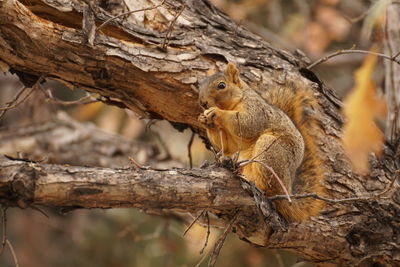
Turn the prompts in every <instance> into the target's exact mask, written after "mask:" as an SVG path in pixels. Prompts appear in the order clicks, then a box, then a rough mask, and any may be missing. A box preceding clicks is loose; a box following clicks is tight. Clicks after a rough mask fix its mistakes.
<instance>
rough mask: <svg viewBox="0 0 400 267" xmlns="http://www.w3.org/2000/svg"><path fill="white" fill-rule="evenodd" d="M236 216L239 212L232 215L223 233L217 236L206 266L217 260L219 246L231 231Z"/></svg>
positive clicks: (212, 266)
mask: <svg viewBox="0 0 400 267" xmlns="http://www.w3.org/2000/svg"><path fill="white" fill-rule="evenodd" d="M238 217H239V212H236V214H235V215H234V216H233V218H232V220H231V221H230V223H229V225H228V227H226V229H225V231H224V233H223V234H222V235H221V236H220V237H219V239H218V241H217V242H216V243H215V247H214V250H213V252H212V254H211V257H210V261H209V262H208V267H214V266H215V263H216V262H217V259H218V256H219V253H220V251H221V248H222V246H223V245H224V242H225V239H226V237H227V236H228V234H229V233H230V232H231V231H232V227H233V225H234V223H235V222H236V220H237V218H238Z"/></svg>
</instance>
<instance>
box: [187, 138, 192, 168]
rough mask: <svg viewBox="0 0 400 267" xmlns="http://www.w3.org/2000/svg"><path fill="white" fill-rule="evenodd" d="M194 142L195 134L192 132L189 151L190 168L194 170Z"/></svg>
mask: <svg viewBox="0 0 400 267" xmlns="http://www.w3.org/2000/svg"><path fill="white" fill-rule="evenodd" d="M193 140H194V132H192V135H191V136H190V139H189V143H188V146H187V149H188V157H189V167H190V168H191V169H192V168H193V159H192V145H193Z"/></svg>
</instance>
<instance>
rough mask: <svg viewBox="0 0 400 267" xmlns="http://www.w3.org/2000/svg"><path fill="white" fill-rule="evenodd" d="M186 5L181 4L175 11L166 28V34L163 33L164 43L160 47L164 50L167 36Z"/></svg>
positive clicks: (168, 36) (167, 39)
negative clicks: (176, 11) (177, 10)
mask: <svg viewBox="0 0 400 267" xmlns="http://www.w3.org/2000/svg"><path fill="white" fill-rule="evenodd" d="M185 7H186V5H185V4H183V5H182V7H181V10H179V12H178V13H176V15H175V17H174V18H173V19H172V21H171V23H170V24H169V27H168V30H167V34H165V38H164V43H163V45H162V47H161V48H162V49H163V50H165V47H166V46H167V44H168V41H169V38H170V34H171V32H172V29H173V27H174V25H175V22H176V20H177V19H178V17H179V16H180V15H181V14H182V12H183V10H184V9H185Z"/></svg>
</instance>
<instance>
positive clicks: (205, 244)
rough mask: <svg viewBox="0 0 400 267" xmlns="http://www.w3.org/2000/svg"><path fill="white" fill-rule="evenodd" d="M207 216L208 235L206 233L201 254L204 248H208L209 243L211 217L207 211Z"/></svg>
mask: <svg viewBox="0 0 400 267" xmlns="http://www.w3.org/2000/svg"><path fill="white" fill-rule="evenodd" d="M205 216H206V218H207V235H206V241H205V242H204V246H203V248H202V249H201V250H200V254H203V252H204V250H205V249H206V247H207V245H208V238H209V237H210V233H211V231H210V217H209V215H208V212H207V211H206V212H205Z"/></svg>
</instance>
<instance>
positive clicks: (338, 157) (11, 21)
mask: <svg viewBox="0 0 400 267" xmlns="http://www.w3.org/2000/svg"><path fill="white" fill-rule="evenodd" d="M87 3H91V4H90V7H89V6H88V4H87ZM127 3H128V5H129V3H130V2H129V1H127ZM135 3H136V6H131V7H129V8H130V10H135V9H138V8H143V7H149V6H152V5H157V4H160V3H161V1H145V0H142V1H136V2H135ZM183 3H185V6H184V9H183V10H182V6H183ZM120 7H121V10H120V11H115V10H116V9H115V8H114V9H113V10H114V11H115V12H117V13H118V12H123V11H124V10H127V7H125V6H122V5H120ZM180 12H181V14H180V15H179V16H178V17H176V16H177V14H179V13H180ZM83 14H86V15H85V16H83ZM112 16H113V15H111V13H110V12H108V11H107V6H105V5H103V6H100V4H99V3H98V2H95V1H94V2H90V1H49V0H43V1H40V0H33V1H28V2H18V1H16V0H1V1H0V61H1V62H0V63H1V66H2V68H7V67H8V68H10V69H11V70H12V71H15V72H17V73H18V74H19V75H20V76H21V77H23V78H24V79H25V81H26V82H29V78H31V79H32V76H29V75H27V74H30V75H34V76H42V75H44V77H46V78H53V79H57V80H60V81H63V82H64V83H66V84H68V85H69V86H71V87H74V86H76V87H80V88H83V89H85V90H88V91H91V92H97V93H99V94H101V95H103V96H105V97H108V98H109V99H110V100H112V101H113V102H114V103H119V104H120V105H121V106H125V107H127V108H129V109H131V110H133V111H135V112H137V113H139V114H140V115H141V116H143V117H147V118H160V119H161V118H162V119H166V120H169V121H171V122H172V123H175V125H176V126H177V127H179V126H183V127H186V126H191V127H193V128H194V129H198V128H197V127H198V126H199V124H198V122H197V120H196V119H197V116H198V114H199V113H200V111H201V110H200V107H199V106H198V104H197V89H196V86H197V83H198V81H200V80H201V79H203V78H204V77H205V76H206V74H207V71H209V70H220V69H222V68H223V67H224V66H225V63H226V62H227V61H234V62H237V63H238V64H239V65H240V68H241V70H242V71H243V77H244V79H245V80H246V81H247V82H249V83H250V84H251V85H253V87H257V88H259V89H260V93H261V94H262V91H263V90H268V88H270V87H272V86H279V85H282V84H286V83H291V82H292V83H296V84H298V85H300V86H302V85H306V86H310V87H312V88H313V89H314V90H315V96H316V97H317V98H318V99H319V101H320V104H321V111H320V112H318V113H317V114H316V116H317V117H318V119H319V121H320V124H321V131H320V133H319V135H318V136H316V138H318V142H319V144H320V147H321V151H322V153H323V154H324V159H325V168H326V174H327V180H326V187H327V188H328V192H329V194H330V196H331V197H332V198H343V197H354V196H359V197H361V196H371V195H378V194H379V193H381V192H384V191H385V190H386V188H389V189H390V190H388V191H385V193H384V194H382V195H381V196H379V197H376V198H375V199H373V198H370V199H368V200H357V201H353V202H345V203H333V204H332V203H331V204H329V205H327V207H326V210H325V212H324V213H323V214H322V215H321V216H320V217H318V218H313V219H312V220H311V221H309V222H305V223H302V224H292V225H289V228H288V230H287V231H275V232H272V234H271V232H270V231H269V230H268V227H265V225H264V224H263V223H261V224H260V223H259V222H260V220H259V218H258V217H248V218H247V220H246V219H245V216H242V217H241V218H242V219H241V220H240V222H238V224H237V226H236V227H237V230H238V231H237V232H238V235H239V236H240V237H242V238H247V239H251V240H253V242H255V243H258V244H260V245H264V246H267V247H270V248H286V249H290V250H292V251H295V252H296V253H298V254H299V255H300V256H301V257H302V258H304V259H306V260H309V261H312V262H314V263H317V264H319V265H321V266H322V265H326V266H328V265H342V266H348V265H363V266H372V265H373V264H374V263H377V262H381V263H383V264H389V265H392V266H395V265H396V264H400V244H399V232H400V230H399V229H400V216H399V214H400V206H399V205H400V199H399V198H400V190H399V188H398V183H397V182H394V183H392V184H391V181H393V179H396V178H397V176H396V171H397V170H398V169H399V162H398V157H397V156H396V154H397V155H398V153H399V147H398V142H395V141H396V140H398V139H396V138H398V136H399V135H398V134H397V135H396V134H395V137H396V138H395V140H393V139H391V141H392V142H391V143H389V144H388V146H387V147H386V148H385V153H384V155H383V157H382V158H381V159H376V158H374V157H372V158H371V163H372V171H371V174H370V175H369V176H368V177H361V176H359V175H357V174H355V173H354V172H353V171H352V170H351V167H350V165H349V163H348V161H347V159H346V157H345V156H344V154H343V150H342V148H341V143H340V136H341V127H342V124H343V118H342V117H341V115H340V111H339V108H340V101H339V100H338V99H337V98H336V97H335V96H334V94H333V93H332V92H331V91H330V90H329V89H328V88H326V87H325V86H324V84H323V83H322V82H320V81H319V80H318V78H317V77H316V76H315V75H314V74H313V73H312V72H310V71H309V70H307V69H306V68H305V63H304V62H303V61H302V59H301V58H297V57H295V56H293V55H291V54H289V53H287V52H284V51H280V50H277V49H274V48H272V47H270V46H269V44H267V43H265V42H264V41H263V40H261V38H259V37H258V36H255V35H254V34H252V33H250V32H248V31H247V30H246V29H245V28H244V27H242V26H241V25H237V24H236V23H234V22H232V21H231V20H230V19H229V18H228V17H227V16H226V15H224V14H222V13H221V12H219V11H218V10H217V9H215V8H214V7H213V6H212V5H211V4H210V3H208V2H207V1H205V0H202V1H199V0H198V1H194V0H193V1H173V0H170V1H166V2H165V3H163V4H162V5H161V6H159V7H158V8H156V9H151V10H147V11H144V12H137V13H134V14H131V15H129V17H128V18H126V19H124V20H121V19H116V20H113V21H112V22H110V23H109V24H107V25H106V26H104V27H103V28H101V29H100V30H98V31H96V32H94V30H95V29H94V28H93V27H90V25H92V24H93V19H94V21H95V23H96V24H97V26H99V25H100V24H101V23H102V22H104V21H106V20H107V19H109V18H111V17H112ZM84 17H85V19H83V18H84ZM91 18H93V19H91ZM175 18H176V21H175V23H173V27H169V25H171V24H172V22H173V21H174V20H175ZM82 21H84V22H85V23H84V25H85V27H83V28H84V30H82ZM166 36H169V37H168V38H166ZM397 108H398V107H397ZM397 110H398V109H397ZM396 131H397V132H396ZM394 132H395V133H398V127H397V128H396V129H395V130H394ZM2 164H3V166H4V167H3V168H2V169H1V171H0V179H1V181H0V184H1V186H0V187H1V188H3V189H2V191H1V192H14V191H13V188H12V186H11V187H10V185H11V184H12V182H10V180H9V179H11V178H10V177H14V178H13V179H15V173H21V174H24V173H25V171H24V168H27V167H23V166H26V163H23V162H14V163H13V164H14V165H13V164H11V163H10V162H9V161H3V162H2ZM4 164H6V165H10V164H11V165H10V166H8V167H7V168H6V167H5V165H4ZM82 165H83V164H82ZM34 166H37V168H38V169H36V168H33V166H29V168H30V170H31V172H28V173H35V177H36V175H39V177H40V179H38V180H36V181H44V183H43V184H42V186H43V187H46V184H47V183H46V181H50V180H46V179H50V178H49V177H47V178H46V176H45V175H42V174H41V173H40V169H45V170H46V172H50V173H53V174H54V175H52V177H57V174H60V179H69V180H68V181H69V182H70V183H71V186H72V187H73V186H76V185H74V181H73V180H71V177H72V176H70V175H63V174H65V172H68V171H67V170H66V168H67V167H61V166H50V165H43V166H42V165H40V164H39V165H37V164H36V165H34ZM21 168H22V169H21ZM57 171H59V172H57ZM74 171H77V169H76V168H75V167H74ZM81 171H82V175H81V176H80V175H79V177H80V178H79V177H78V176H73V177H75V178H76V179H78V180H77V182H78V181H79V179H84V178H85V177H86V178H88V177H87V176H86V174H88V172H87V171H89V170H86V169H85V168H83V169H81ZM91 171H93V170H92V169H91ZM98 171H99V172H97V174H98V176H96V175H95V174H93V175H92V176H90V175H89V176H90V177H91V179H92V181H94V180H96V179H97V178H98V179H99V181H104V176H102V175H101V172H100V171H101V170H100V169H99V170H98ZM153 171H154V170H153ZM105 172H107V173H110V174H111V173H112V171H111V170H105ZM121 172H123V171H122V170H121ZM179 172H184V173H186V174H187V176H190V173H194V172H197V174H199V176H198V178H197V179H199V180H201V181H202V182H204V183H205V184H207V183H209V184H210V183H212V182H216V181H218V179H222V180H223V181H224V182H223V183H222V185H221V187H223V185H224V184H226V185H229V183H235V182H233V181H231V179H232V176H231V175H230V174H228V173H226V172H225V171H223V173H224V175H220V176H218V175H217V176H218V177H215V176H214V175H213V172H217V173H219V172H220V170H213V169H207V170H192V171H190V170H180V171H179ZM10 173H13V176H10ZM37 173H38V174H37ZM84 173H86V174H84ZM89 173H90V171H89ZM94 173H96V172H94ZM214 174H215V173H214ZM26 175H27V174H26V173H25V176H26ZM126 175H128V176H126ZM141 175H143V176H141ZM163 175H164V176H163ZM17 176H18V175H17ZM42 176H43V177H42ZM152 176H154V177H158V178H157V179H159V180H157V179H155V178H154V179H155V180H154V182H155V183H157V181H158V182H160V183H161V181H166V180H165V179H166V178H168V179H178V178H179V179H180V181H183V180H184V177H185V176H184V175H183V176H179V175H178V174H176V175H171V176H168V175H166V172H157V171H154V173H153V172H152ZM102 177H103V178H102ZM115 177H116V179H121V181H123V180H124V179H126V177H136V178H138V179H142V178H143V177H145V174H143V173H142V174H139V172H134V171H132V173H131V174H128V173H126V172H125V173H123V175H122V174H121V175H118V170H115ZM207 177H214V179H215V180H216V181H211V180H210V179H207ZM189 178H190V177H189ZM192 178H193V177H192ZM102 179H103V180H102ZM189 180H190V179H189ZM222 180H221V181H222ZM190 181H193V179H192V180H190ZM197 182H198V181H197ZM78 184H79V183H78ZM117 184H118V183H116V185H114V186H118V185H117ZM48 185H49V186H50V185H51V183H49V184H48ZM123 185H127V184H126V183H125V184H124V183H122V184H121V186H123ZM96 186H97V185H96V182H93V183H92V184H90V183H89V184H85V188H87V190H88V191H84V190H83V191H81V192H83V193H85V192H94V191H91V190H95V189H96V188H97V187H96ZM188 186H189V188H188V190H189V192H188V193H187V194H184V195H182V199H185V201H193V202H196V201H195V198H196V196H195V195H194V194H195V192H194V191H195V190H193V194H192V193H191V192H190V185H188ZM193 186H194V185H193ZM236 186H237V187H238V188H239V183H237V185H236ZM35 188H36V187H35ZM49 188H50V187H49ZM126 188H127V187H126ZM210 188H212V187H207V186H204V187H201V189H202V190H204V191H202V193H204V194H210V191H209V189H210ZM103 189H104V190H105V188H103ZM103 189H102V190H103ZM165 189H166V190H167V191H165V192H164V191H160V192H163V193H165V194H166V196H167V195H168V194H169V193H171V192H177V190H180V189H181V184H179V183H177V184H176V187H166V188H165ZM7 190H9V191H7ZM10 190H11V191H10ZM110 190H111V189H110ZM112 190H114V189H112ZM121 190H122V188H121ZM169 190H172V191H169ZM226 190H227V192H228V193H227V194H226V197H228V196H229V192H232V193H233V194H234V192H237V191H234V190H233V188H232V187H229V186H227V187H226ZM230 190H233V191H230ZM235 190H236V189H235ZM238 190H239V189H238ZM213 193H215V194H214V195H213ZM225 193H226V192H225ZM36 194H39V193H36V192H34V194H33V196H31V197H32V203H34V204H39V203H36V200H37V199H38V195H36ZM149 194H150V193H149ZM70 195H71V194H69V195H65V194H57V195H54V196H53V197H54V198H57V197H58V198H59V199H54V198H53V200H52V201H53V202H51V201H50V198H49V199H48V201H49V202H48V203H47V204H49V205H51V204H52V203H53V204H56V203H60V205H61V203H63V205H64V204H66V203H68V197H69V196H70ZM94 195H95V194H92V195H91V194H87V196H86V197H88V198H94V197H95V196H94ZM199 195H201V193H199ZM211 195H212V196H213V197H217V196H222V195H223V194H222V193H221V194H220V193H218V194H217V193H216V192H212V193H211ZM3 196H4V195H3ZM81 197H82V199H84V197H83V196H81ZM203 197H204V196H203ZM243 197H244V196H243ZM186 198H188V200H186ZM2 199H3V200H5V199H6V197H2ZM41 199H43V198H41ZM189 199H191V200H189ZM244 199H246V198H245V197H244ZM228 200H229V199H227V200H226V201H228ZM234 201H237V202H235V205H233V206H235V207H236V208H244V206H243V203H241V202H240V201H239V200H238V199H235V200H234ZM133 202H134V201H132V200H131V202H129V203H130V205H131V206H136V207H138V206H139V204H137V203H133ZM89 203H96V202H88V203H87V207H93V204H92V206H91V205H89ZM99 203H100V202H99ZM110 203H111V202H110ZM171 203H173V201H172V202H171ZM198 203H199V205H198V206H192V207H193V209H190V211H192V212H195V211H197V210H199V209H200V208H204V206H201V205H200V203H201V201H200V199H199V201H198ZM40 204H46V203H45V201H44V200H41V202H40ZM70 204H71V205H74V204H73V203H72V202H71V203H70ZM75 204H77V203H75ZM158 204H160V205H162V203H158ZM193 204H194V203H193ZM79 205H81V206H83V207H85V203H84V202H82V203H80V204H79ZM104 205H105V203H102V204H101V205H100V204H99V207H104ZM177 205H178V204H177ZM229 207H230V206H229ZM169 208H171V209H172V208H174V207H172V206H169ZM175 208H181V206H179V205H178V206H176V207H175ZM209 208H210V210H213V211H214V212H216V213H217V211H219V212H220V213H219V216H221V217H222V218H229V217H230V216H231V214H232V212H234V211H232V210H230V211H227V209H225V208H222V207H221V206H220V207H214V206H211V207H209ZM245 210H246V209H245ZM254 214H256V213H254ZM255 223H258V225H257V224H255ZM255 227H257V228H259V229H258V230H259V231H257V232H256V231H255ZM255 235H256V236H255Z"/></svg>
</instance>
